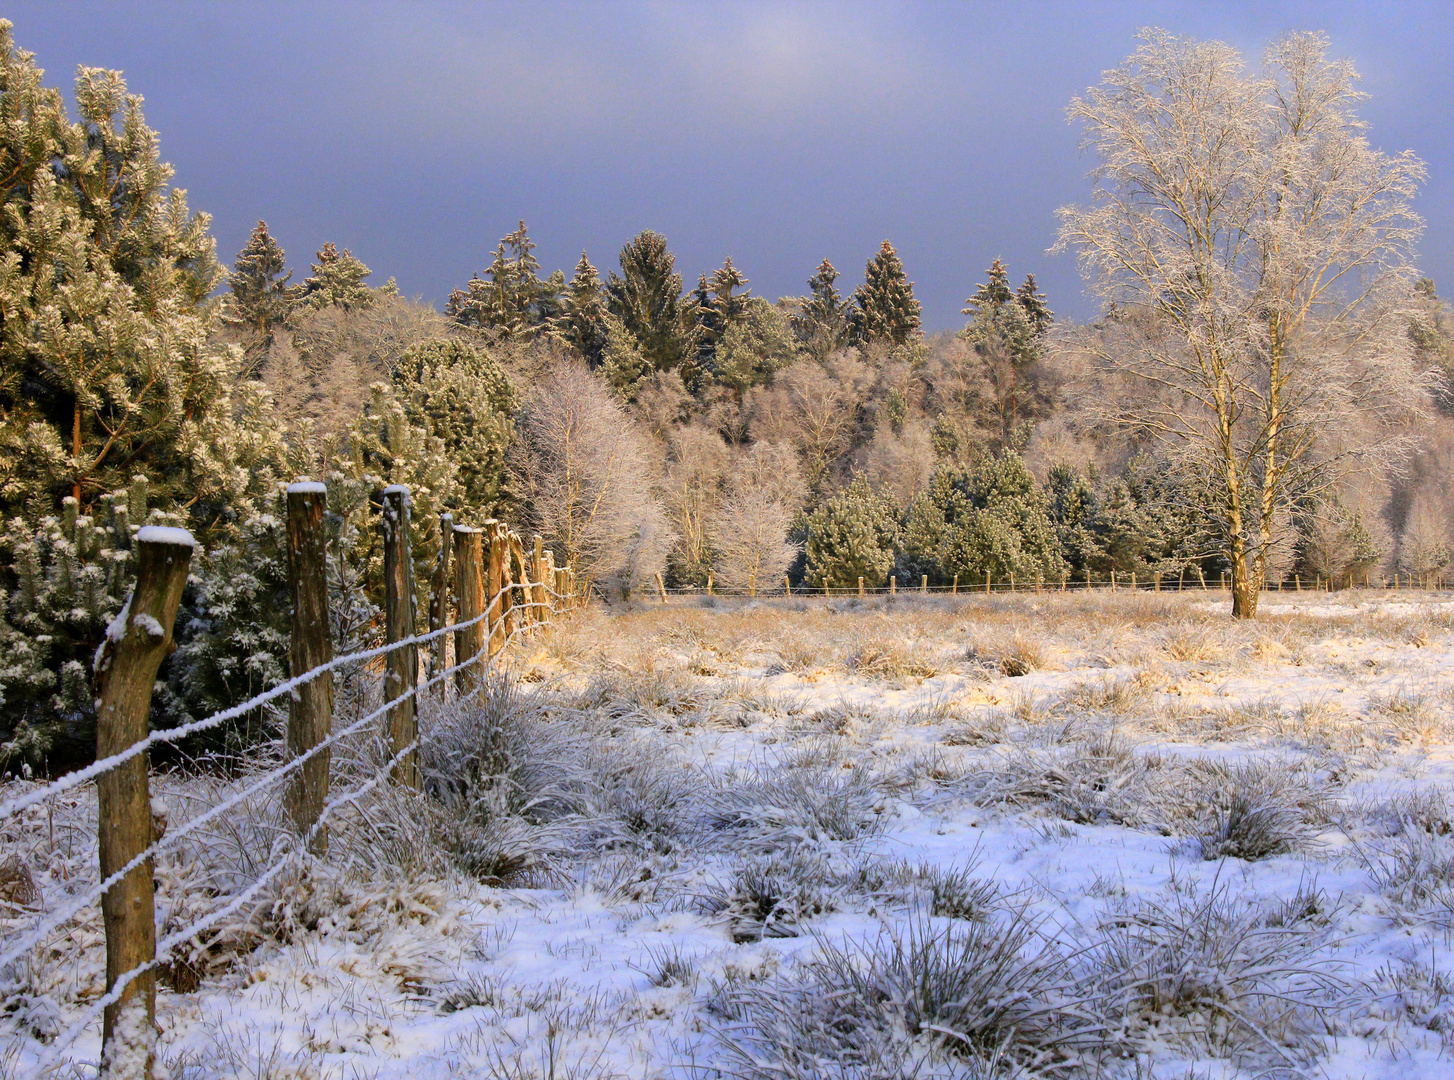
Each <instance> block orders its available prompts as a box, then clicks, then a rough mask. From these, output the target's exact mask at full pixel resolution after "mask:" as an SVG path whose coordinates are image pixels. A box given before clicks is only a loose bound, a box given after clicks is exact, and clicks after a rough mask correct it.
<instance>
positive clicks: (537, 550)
mask: <svg viewBox="0 0 1454 1080" xmlns="http://www.w3.org/2000/svg"><path fill="white" fill-rule="evenodd" d="M531 543H532V544H533V545H534V552H533V555H534V559H533V569H532V572H531V574H530V576H531V578H532V579H533V580H534V581H535V618H536V619H537V620H538V621H539V622H542V623H549V622H550V593H549V592H548V591H547V590H546V586H547V584H548V582H547V581H546V577H545V541H544V540H542V539H541V537H540V534H539V533H536V534H535V536H534V538H533V539H532V540H531Z"/></svg>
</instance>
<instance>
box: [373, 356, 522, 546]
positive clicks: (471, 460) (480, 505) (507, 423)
mask: <svg viewBox="0 0 1454 1080" xmlns="http://www.w3.org/2000/svg"><path fill="white" fill-rule="evenodd" d="M392 380H393V384H394V390H395V392H396V393H397V395H398V397H399V399H400V401H401V403H402V404H403V407H404V413H405V415H406V416H407V417H408V419H409V421H410V422H411V423H412V424H414V425H415V426H416V427H419V428H421V429H422V430H424V431H426V432H427V433H428V434H430V435H432V436H434V437H436V438H438V439H439V440H440V442H441V443H442V444H443V448H444V452H445V455H446V456H447V457H448V458H449V460H450V461H451V462H452V463H453V464H454V468H455V480H456V484H455V488H454V495H453V497H452V500H451V501H448V502H447V503H446V505H448V506H449V507H450V508H451V509H453V510H455V511H456V514H455V517H456V520H458V521H465V520H467V519H483V518H487V517H495V516H498V515H499V514H500V513H502V511H503V502H504V499H505V495H506V492H505V452H506V450H507V449H508V448H509V445H510V440H511V437H512V435H513V434H514V430H515V413H516V410H517V409H518V408H519V401H518V399H517V397H516V395H515V390H514V387H512V386H511V385H510V380H509V377H508V376H507V375H506V374H505V370H504V368H502V367H501V366H500V365H499V363H498V362H496V360H495V359H494V358H493V357H492V356H490V354H489V353H487V352H485V351H484V350H483V349H479V348H476V347H474V346H473V345H470V344H468V343H467V342H463V341H459V340H457V339H453V338H443V339H439V340H435V341H426V342H423V343H421V344H418V345H414V346H412V347H410V348H409V349H407V350H406V351H405V352H404V354H403V355H402V356H401V357H400V358H399V363H398V364H397V365H396V366H395V367H394V370H393V372H392Z"/></svg>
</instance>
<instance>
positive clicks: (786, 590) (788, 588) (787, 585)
mask: <svg viewBox="0 0 1454 1080" xmlns="http://www.w3.org/2000/svg"><path fill="white" fill-rule="evenodd" d="M783 595H784V596H792V595H793V583H792V581H791V580H790V579H789V578H788V577H787V575H786V574H785V575H783Z"/></svg>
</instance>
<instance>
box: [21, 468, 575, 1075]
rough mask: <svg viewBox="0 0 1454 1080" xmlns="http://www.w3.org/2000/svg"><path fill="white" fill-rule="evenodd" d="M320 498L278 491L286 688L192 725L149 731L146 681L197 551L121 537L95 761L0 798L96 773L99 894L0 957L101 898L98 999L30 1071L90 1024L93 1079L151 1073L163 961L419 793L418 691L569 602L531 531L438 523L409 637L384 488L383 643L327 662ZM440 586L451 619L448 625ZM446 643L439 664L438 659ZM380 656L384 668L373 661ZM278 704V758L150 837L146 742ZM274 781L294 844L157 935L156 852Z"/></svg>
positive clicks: (487, 657) (463, 683)
mask: <svg viewBox="0 0 1454 1080" xmlns="http://www.w3.org/2000/svg"><path fill="white" fill-rule="evenodd" d="M326 498H327V496H326V489H325V488H324V486H323V485H322V484H317V483H311V482H299V483H295V484H292V485H290V486H289V488H288V490H287V542H288V584H289V592H290V600H291V604H292V608H291V620H292V622H291V633H290V639H289V660H290V665H289V667H290V677H289V679H288V680H287V681H285V682H283V683H281V684H280V685H278V686H276V687H273V688H272V689H270V690H268V691H265V692H264V693H261V694H258V695H256V696H255V697H252V698H250V699H248V700H247V701H244V702H242V703H241V704H239V705H235V706H232V707H231V708H228V709H224V710H221V711H220V712H217V713H214V714H212V715H211V716H208V717H205V718H203V719H201V720H197V721H194V722H192V723H189V724H186V725H183V726H180V727H177V728H168V729H162V730H157V731H150V732H149V731H148V717H149V714H150V711H151V695H152V688H153V686H154V684H155V680H156V675H157V671H158V669H159V667H160V665H161V662H162V660H163V659H164V658H165V657H166V655H167V654H168V652H169V651H170V649H171V645H172V629H173V623H174V622H175V619H176V614H177V608H178V606H179V604H180V600H181V594H182V588H183V586H184V585H185V584H186V580H187V570H188V566H189V564H190V561H191V556H192V550H193V547H194V541H193V539H192V536H191V534H190V533H189V532H187V531H186V530H185V529H172V528H160V527H156V526H147V527H144V528H142V529H141V530H140V531H139V532H138V533H137V536H136V541H137V553H138V555H137V580H136V585H135V587H134V588H133V590H132V592H131V595H130V597H129V598H128V600H127V602H126V605H125V606H124V607H123V608H122V610H121V612H120V614H118V615H117V617H116V619H115V620H114V621H113V622H112V623H111V626H110V627H109V628H108V630H107V632H106V638H105V640H104V641H103V644H102V647H101V649H100V650H99V651H98V653H97V661H96V671H95V678H96V681H97V684H98V687H99V698H98V700H99V704H98V708H97V714H98V715H97V729H98V731H97V742H96V758H97V760H96V761H95V762H94V763H93V764H92V765H90V766H87V767H86V768H84V769H80V770H78V771H76V772H73V773H69V774H67V775H65V776H62V777H60V778H58V779H57V780H54V781H52V782H50V783H48V784H44V785H36V786H35V787H33V788H31V789H30V790H27V791H25V792H23V793H22V794H20V795H17V796H15V797H14V798H11V799H9V800H7V801H5V802H4V803H0V821H3V820H5V819H7V818H11V817H14V816H15V815H17V814H19V813H20V812H22V811H24V810H25V809H27V808H29V807H32V806H36V805H39V804H41V803H43V802H44V801H45V800H47V799H50V798H52V797H53V796H55V795H58V794H59V793H61V792H63V791H67V790H70V789H73V788H76V787H79V786H80V785H82V784H84V783H86V782H88V781H90V780H93V779H94V780H95V782H96V795H97V820H98V830H97V831H98V834H99V847H100V851H99V854H100V874H99V878H100V880H99V883H98V884H97V885H96V886H94V887H92V888H91V889H89V890H86V891H84V892H82V893H81V894H80V895H79V896H76V897H72V898H70V899H69V900H68V901H67V902H65V903H63V904H62V905H60V906H59V907H58V908H56V909H54V910H52V911H50V912H48V913H45V914H44V915H43V916H42V917H41V918H40V920H39V922H38V923H37V924H36V925H34V926H32V927H30V928H29V929H28V930H27V931H26V932H24V933H22V934H20V935H18V936H17V937H16V938H14V939H13V940H10V941H7V942H6V943H5V944H4V945H3V946H0V968H3V967H4V966H5V965H7V964H10V963H13V962H14V961H16V960H17V959H19V958H20V957H21V956H23V955H25V954H26V953H27V952H29V951H30V950H31V949H33V948H35V947H37V946H38V945H41V944H43V943H44V941H45V940H46V939H47V938H48V937H49V936H50V935H51V934H53V933H54V932H56V931H57V930H59V929H61V928H62V927H64V926H65V925H67V924H68V923H70V922H71V921H72V920H73V919H75V918H76V917H77V916H78V915H81V914H82V913H83V912H85V911H86V910H88V909H90V908H91V907H92V905H94V904H96V903H97V902H98V901H99V902H100V905H101V910H102V915H103V922H104V926H105V938H106V992H105V993H104V994H103V995H102V996H101V997H100V998H99V999H97V1000H96V1001H95V1002H93V1003H91V1005H90V1006H89V1007H88V1008H87V1009H86V1010H85V1011H84V1013H83V1014H82V1016H81V1018H80V1019H79V1020H78V1021H76V1022H75V1023H74V1024H72V1025H71V1027H70V1028H69V1029H68V1030H66V1031H65V1032H63V1033H62V1034H61V1035H60V1036H59V1037H58V1038H57V1039H56V1040H55V1041H54V1042H53V1043H52V1044H51V1046H50V1047H49V1048H48V1050H47V1052H46V1055H45V1056H44V1057H43V1058H42V1060H41V1061H40V1062H39V1063H38V1070H39V1072H40V1073H41V1074H44V1073H45V1071H46V1070H47V1069H49V1068H51V1067H52V1066H54V1065H56V1064H57V1063H58V1062H59V1061H60V1057H61V1055H62V1053H64V1051H65V1050H66V1049H67V1048H68V1047H70V1046H71V1045H72V1044H73V1043H74V1041H75V1040H76V1038H77V1037H79V1036H80V1034H81V1033H82V1032H83V1031H84V1030H85V1029H86V1027H87V1026H88V1025H90V1024H91V1023H92V1022H94V1021H95V1019H96V1017H97V1015H98V1014H100V1015H101V1018H102V1059H101V1063H100V1071H101V1074H102V1075H105V1076H107V1077H115V1078H125V1080H133V1078H140V1080H150V1078H151V1076H152V1074H153V1067H154V1064H155V1048H156V1028H155V1019H156V977H157V970H158V968H159V967H160V966H161V965H163V964H165V963H166V962H167V961H168V958H169V957H170V955H171V952H172V950H173V949H175V948H176V947H178V946H180V945H182V944H184V943H186V942H188V941H189V940H191V939H193V938H195V937H196V936H197V935H199V934H201V933H203V932H204V931H206V930H207V929H208V928H209V927H211V926H213V925H215V924H216V923H217V922H218V921H220V920H221V919H222V918H224V917H226V916H227V915H229V914H232V913H233V912H236V911H237V910H239V909H240V908H242V907H243V905H245V904H247V903H248V901H250V900H251V899H252V898H253V897H255V896H257V895H258V893H259V892H260V891H261V890H262V889H263V888H265V887H266V886H267V885H268V883H269V882H271V881H273V880H275V879H276V878H277V877H278V876H279V875H280V874H281V873H282V872H283V870H284V869H286V868H287V867H288V866H289V865H294V864H295V862H296V859H297V857H298V856H300V855H301V854H302V853H303V852H305V851H307V852H311V853H312V854H314V855H323V854H324V853H325V852H326V849H327V822H328V819H329V817H330V815H331V814H333V813H334V811H336V810H338V809H339V808H340V807H343V806H345V805H348V804H350V803H356V802H357V801H358V800H359V799H361V798H362V797H363V796H364V795H366V794H367V793H368V792H369V791H371V790H373V789H374V788H376V787H377V786H378V785H379V784H381V783H383V782H384V781H388V782H391V783H395V784H400V785H405V786H409V787H416V788H417V787H419V786H420V783H421V778H420V772H419V765H418V750H419V746H420V743H421V737H420V733H419V728H418V699H419V696H420V695H421V693H423V692H426V691H433V692H434V693H436V694H438V695H444V694H447V693H449V687H450V684H451V682H452V683H453V693H454V695H455V700H457V701H462V700H468V699H470V698H472V697H473V696H474V695H476V694H478V693H479V692H480V690H481V689H482V688H483V687H484V685H485V674H486V673H487V672H488V671H489V670H490V668H491V667H492V666H493V664H494V662H495V659H496V657H498V656H499V655H500V654H501V653H502V652H503V651H504V650H505V649H506V648H507V647H508V646H509V645H510V644H511V643H512V642H513V641H514V640H516V639H517V638H518V637H521V636H523V635H526V634H529V633H532V632H533V631H534V630H535V629H536V628H538V627H540V626H543V625H545V624H548V623H550V622H551V621H552V620H554V619H556V618H558V617H560V616H562V615H564V614H566V613H568V612H570V611H572V610H573V609H575V608H577V607H579V606H580V605H581V604H582V603H583V602H584V599H585V598H584V595H583V593H582V592H581V591H580V590H579V589H578V588H577V584H576V580H575V575H574V572H573V571H571V570H570V569H568V568H565V567H557V566H555V563H554V557H553V555H552V553H551V552H550V551H547V550H545V549H544V547H543V544H542V542H541V539H540V537H538V536H537V537H535V538H534V543H533V547H532V549H531V551H530V552H528V553H527V551H526V549H525V546H524V545H523V544H522V542H521V540H520V538H519V536H517V535H516V534H515V533H514V532H512V531H511V530H510V529H509V528H507V527H506V526H505V525H504V524H503V523H502V522H499V521H494V520H491V521H487V522H485V523H484V525H483V527H481V528H471V527H468V526H464V525H455V524H454V523H453V519H452V518H451V516H450V515H448V514H444V515H441V517H440V524H439V527H440V550H439V556H438V558H437V559H436V562H435V565H434V567H433V574H432V577H431V581H430V594H431V595H430V598H429V609H428V625H429V630H428V632H426V633H418V632H417V631H416V621H417V617H418V612H417V604H416V597H415V586H414V582H415V577H414V562H413V553H412V551H411V549H410V539H409V536H410V530H409V517H410V503H409V490H408V489H407V488H406V487H402V486H395V487H390V488H388V489H386V490H385V491H384V494H383V506H382V510H381V513H380V518H379V525H380V529H381V532H382V538H383V542H384V584H385V604H384V630H385V644H384V645H382V646H380V647H379V648H374V649H366V650H361V651H358V652H354V653H350V654H347V655H344V656H334V655H333V643H332V641H331V638H330V629H329V620H328V587H327V581H326V577H325V566H326V562H325V528H324V511H325V509H326V505H325V503H326ZM451 563H452V564H453V565H452V567H451ZM451 569H452V571H453V573H451ZM451 582H452V584H453V590H452V591H453V596H454V600H455V620H454V621H453V622H449V621H448V618H447V615H448V607H449V598H450V593H451V590H450V588H449V586H450V584H451ZM451 638H452V643H453V646H454V648H453V662H452V663H451V662H450V656H449V649H448V648H447V642H448V641H449V639H451ZM421 647H422V648H421ZM380 660H382V661H383V670H382V671H379V670H378V665H377V662H378V661H380ZM345 665H361V666H363V669H364V670H366V671H369V672H370V673H371V674H372V675H375V676H377V677H378V678H379V679H380V681H381V684H382V688H383V698H384V702H383V704H382V705H380V706H379V707H378V708H376V709H374V710H372V711H370V712H368V713H367V715H365V716H363V717H361V718H360V719H358V720H356V721H354V722H353V723H351V724H348V725H347V726H346V727H344V728H342V729H340V730H337V731H335V730H333V719H334V716H333V706H334V699H333V673H334V672H335V671H336V670H338V669H340V668H342V667H344V666H345ZM284 696H286V697H287V699H288V722H287V732H286V744H287V760H286V761H285V762H284V763H283V764H282V765H280V766H278V767H276V768H274V769H270V770H267V771H266V772H264V773H263V774H262V775H261V776H260V777H258V778H257V779H255V780H253V781H252V782H250V783H248V784H246V785H245V786H244V787H243V789H242V790H241V791H239V792H236V793H235V794H233V795H232V796H230V797H229V798H227V799H225V800H224V801H223V802H221V803H219V804H217V805H216V806H213V807H211V808H209V809H208V810H206V811H205V812H203V813H202V814H200V815H198V816H197V817H195V818H193V819H191V820H190V821H187V822H186V823H184V824H182V825H181V826H179V827H177V828H174V829H169V830H166V831H164V832H162V833H161V835H157V834H156V832H155V824H154V822H153V819H152V806H151V795H150V778H149V776H150V774H149V763H148V756H147V751H148V750H149V749H150V748H151V747H152V746H154V745H156V744H158V743H167V742H176V741H177V740H180V739H184V738H186V737H187V736H189V735H193V734H196V733H198V732H201V731H205V730H209V729H212V728H216V727H218V726H220V725H222V724H224V723H226V722H227V721H229V720H232V719H236V718H237V717H240V716H243V715H245V714H246V713H248V712H250V711H252V710H253V709H257V708H260V707H262V706H264V705H267V704H268V703H270V702H273V701H277V700H278V699H279V698H282V697H284ZM381 719H382V721H383V723H382V726H381V730H380V735H381V736H383V737H384V741H385V745H386V751H387V754H388V757H387V760H386V761H384V763H383V764H382V765H381V766H379V768H377V769H376V770H375V771H374V772H373V773H372V775H370V776H368V777H367V778H366V779H364V780H363V781H362V782H360V783H358V784H356V786H354V787H353V788H351V789H349V790H345V791H341V792H340V791H334V792H331V793H330V791H329V779H330V761H331V750H332V747H333V746H334V745H336V744H337V743H338V742H339V741H340V740H341V739H344V738H346V737H348V736H350V735H353V734H356V733H359V732H362V731H365V730H366V729H368V728H369V727H370V726H371V725H375V724H377V723H378V722H379V721H380V720H381ZM284 781H286V783H287V787H286V789H284V799H283V803H284V806H285V807H286V810H287V814H288V818H289V820H290V822H291V827H292V829H293V832H294V835H295V837H296V840H295V842H294V843H293V844H292V846H291V847H290V848H288V849H286V850H283V851H281V852H279V853H278V854H276V855H275V856H274V857H273V858H272V859H271V860H270V862H269V863H268V865H266V866H265V867H263V868H261V869H260V870H259V872H258V874H257V876H256V878H254V879H253V880H252V882H251V884H249V885H248V886H247V887H246V888H244V889H242V890H241V891H240V892H239V893H238V894H237V895H236V896H234V897H232V898H231V899H230V900H228V901H227V902H226V903H224V904H222V905H221V906H219V907H218V908H216V909H215V910H213V911H211V912H209V913H208V914H207V915H205V916H203V917H202V918H201V919H198V920H196V921H194V922H192V923H191V924H190V925H188V926H185V927H183V928H181V929H179V930H176V931H174V932H172V933H170V934H167V935H166V936H165V937H163V938H161V939H160V940H158V938H157V926H156V922H155V894H154V884H153V880H152V878H153V860H154V858H155V856H156V855H158V854H160V853H161V852H163V851H167V850H170V849H172V848H175V847H176V846H177V845H178V844H179V843H180V841H181V840H182V839H184V838H185V837H187V836H189V835H192V834H194V833H196V832H197V831H198V830H199V829H201V828H202V827H203V826H204V825H207V824H208V823H210V822H212V821H215V820H217V819H219V818H220V817H222V815H224V814H225V813H227V812H228V811H230V810H234V809H236V808H237V807H239V806H242V805H243V804H244V803H245V802H246V801H247V800H248V799H250V798H251V797H252V796H254V795H256V794H258V793H260V792H261V791H263V790H264V789H265V788H268V787H270V786H271V785H274V784H277V783H280V782H284Z"/></svg>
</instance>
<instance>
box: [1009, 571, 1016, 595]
mask: <svg viewBox="0 0 1454 1080" xmlns="http://www.w3.org/2000/svg"><path fill="white" fill-rule="evenodd" d="M1014 591H1015V572H1014V571H1013V570H1011V571H1010V592H1014Z"/></svg>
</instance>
